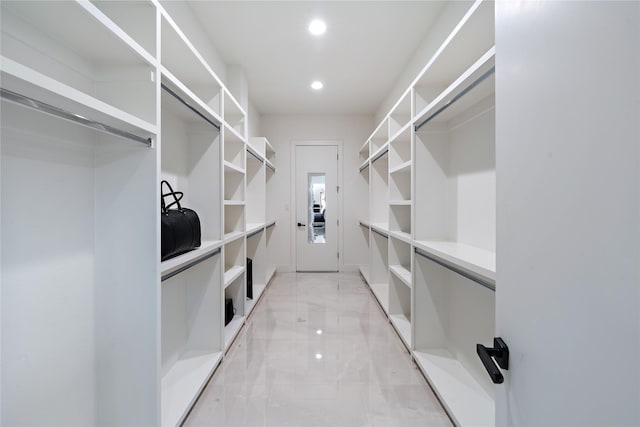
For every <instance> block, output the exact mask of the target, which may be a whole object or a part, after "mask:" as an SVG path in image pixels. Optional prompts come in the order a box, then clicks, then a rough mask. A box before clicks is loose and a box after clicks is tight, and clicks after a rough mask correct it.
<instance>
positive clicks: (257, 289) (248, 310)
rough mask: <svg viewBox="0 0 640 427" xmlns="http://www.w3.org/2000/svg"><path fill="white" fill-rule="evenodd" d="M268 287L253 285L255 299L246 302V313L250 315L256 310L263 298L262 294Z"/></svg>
mask: <svg viewBox="0 0 640 427" xmlns="http://www.w3.org/2000/svg"><path fill="white" fill-rule="evenodd" d="M265 288H266V286H265V285H256V284H255V283H254V285H253V298H252V299H248V298H247V300H246V301H245V302H244V312H245V313H247V315H248V314H250V313H251V311H252V310H253V309H254V308H255V306H256V304H257V303H258V300H259V299H260V297H261V296H262V293H263V292H264V290H265Z"/></svg>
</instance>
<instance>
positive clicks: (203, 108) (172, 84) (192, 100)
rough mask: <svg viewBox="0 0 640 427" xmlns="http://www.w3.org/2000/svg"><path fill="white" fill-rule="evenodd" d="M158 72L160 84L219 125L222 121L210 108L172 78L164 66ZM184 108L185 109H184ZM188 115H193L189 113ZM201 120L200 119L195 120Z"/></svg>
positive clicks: (176, 79)
mask: <svg viewBox="0 0 640 427" xmlns="http://www.w3.org/2000/svg"><path fill="white" fill-rule="evenodd" d="M160 72H161V75H162V83H163V84H164V85H165V86H167V87H168V88H169V89H171V90H172V91H173V92H175V93H176V95H178V96H180V97H181V98H182V99H183V100H184V101H187V102H188V103H189V104H190V105H191V106H192V107H193V108H195V109H196V110H198V112H199V113H201V114H202V115H204V116H205V117H207V118H208V119H209V120H211V121H212V122H214V123H216V124H218V126H219V125H221V124H222V119H221V118H220V116H219V115H218V113H216V112H215V111H214V110H213V109H212V108H210V107H209V106H208V105H207V104H205V103H204V102H202V100H201V99H200V98H198V97H197V96H196V94H195V93H193V92H192V91H191V89H189V88H188V87H187V86H186V85H185V84H184V83H182V82H181V81H180V80H179V79H178V78H177V77H176V76H174V75H173V74H172V73H171V72H170V71H169V70H167V69H166V68H165V67H164V66H160ZM184 108H186V107H184ZM185 111H186V110H185ZM189 114H193V113H192V112H189ZM197 120H201V118H197Z"/></svg>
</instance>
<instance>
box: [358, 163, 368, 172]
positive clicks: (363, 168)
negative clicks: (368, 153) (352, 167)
mask: <svg viewBox="0 0 640 427" xmlns="http://www.w3.org/2000/svg"><path fill="white" fill-rule="evenodd" d="M368 167H369V162H367V164H366V165H364V166H361V167H360V172H362V171H363V170H365V169H366V168H368Z"/></svg>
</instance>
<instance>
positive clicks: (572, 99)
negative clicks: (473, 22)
mask: <svg viewBox="0 0 640 427" xmlns="http://www.w3.org/2000/svg"><path fill="white" fill-rule="evenodd" d="M496 6H497V8H496V70H497V72H496V112H497V116H496V125H497V128H496V131H497V137H496V138H497V142H496V156H497V157H496V164H497V176H498V183H497V199H498V201H497V209H498V210H497V215H498V222H497V248H498V252H497V254H498V258H497V261H498V265H497V289H496V333H497V335H498V336H500V337H502V338H503V339H504V341H505V342H506V344H507V345H508V346H509V352H510V360H509V365H510V366H509V370H507V371H504V372H503V373H504V383H503V384H501V385H497V386H496V423H497V425H503V426H549V425H555V426H614V425H626V426H631V425H633V426H638V425H640V368H639V366H640V317H639V316H640V315H639V313H640V219H639V218H640V175H639V171H640V2H638V1H631V2H538V1H536V2H526V1H525V2H514V1H501V2H498V3H497V4H496Z"/></svg>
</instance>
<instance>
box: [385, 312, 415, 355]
mask: <svg viewBox="0 0 640 427" xmlns="http://www.w3.org/2000/svg"><path fill="white" fill-rule="evenodd" d="M389 320H391V324H392V325H393V327H394V328H395V330H396V331H398V335H400V338H401V339H402V341H404V345H405V346H406V347H407V348H408V349H411V321H410V320H409V319H407V316H405V315H404V314H390V315H389Z"/></svg>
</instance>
